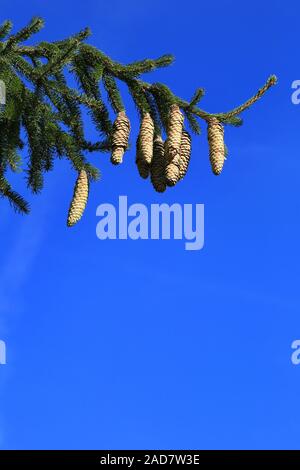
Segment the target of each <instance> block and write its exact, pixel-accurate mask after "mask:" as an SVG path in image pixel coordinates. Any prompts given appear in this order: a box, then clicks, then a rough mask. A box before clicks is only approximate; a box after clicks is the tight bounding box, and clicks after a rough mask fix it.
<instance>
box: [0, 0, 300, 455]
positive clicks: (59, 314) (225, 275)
mask: <svg viewBox="0 0 300 470" xmlns="http://www.w3.org/2000/svg"><path fill="white" fill-rule="evenodd" d="M297 11H298V2H296V1H290V2H282V1H273V2H272V4H271V2H266V1H262V0H261V1H259V2H258V1H256V0H254V1H252V2H238V1H215V2H213V3H209V2H202V1H201V2H199V1H196V0H195V1H194V0H187V1H186V2H184V4H177V5H176V4H174V3H172V4H171V2H166V1H159V0H152V1H151V2H150V3H149V2H143V1H139V2H137V1H132V0H128V1H127V2H121V1H116V0H112V1H110V2H104V1H95V0H85V1H84V2H78V3H77V4H75V3H74V2H71V1H69V0H67V1H64V2H58V1H57V0H52V1H51V2H40V1H37V0H27V1H26V2H24V1H19V0H14V1H11V0H10V1H8V0H2V1H1V18H2V19H3V20H4V19H6V18H10V19H12V20H13V21H14V23H15V27H16V28H20V27H22V26H23V25H24V24H25V23H26V22H27V21H28V20H29V19H30V18H31V17H32V16H34V15H39V16H43V17H44V18H45V20H46V27H45V29H44V30H43V31H42V32H41V33H40V34H39V35H38V36H36V38H35V40H49V41H50V40H56V39H59V38H64V37H66V36H68V35H70V34H72V33H74V32H76V31H77V30H80V29H82V28H83V27H85V26H90V27H91V29H92V31H93V35H92V37H91V38H90V39H89V41H90V42H91V43H92V44H94V45H95V46H97V47H99V48H101V49H102V50H103V51H104V52H106V53H107V54H109V55H111V56H112V57H113V58H115V59H116V60H120V61H122V62H124V63H126V62H129V61H132V60H136V59H139V58H144V57H157V56H159V55H161V54H163V53H167V52H171V53H173V54H174V55H175V56H176V62H175V64H174V65H173V66H172V67H170V68H168V69H165V70H160V71H158V72H156V73H154V74H153V75H152V76H151V77H150V76H149V77H148V79H149V80H153V81H163V82H165V83H166V84H168V85H169V86H170V87H171V88H172V89H173V91H174V92H175V93H176V94H178V95H180V96H182V97H184V98H186V99H188V98H190V97H191V95H192V94H193V91H194V90H195V88H196V87H198V86H201V87H204V88H205V89H206V96H205V97H204V99H203V101H202V107H203V108H205V109H207V110H208V111H210V112H218V111H226V110H229V109H231V108H232V107H234V106H236V105H237V104H239V103H241V102H242V101H243V100H245V99H246V98H248V97H249V96H250V95H251V94H252V93H253V92H254V91H256V89H257V88H258V87H259V86H261V85H262V84H263V83H264V81H265V79H266V78H267V77H268V76H269V75H270V74H273V73H275V74H276V75H277V76H278V78H279V83H278V85H277V86H276V87H275V88H274V89H272V90H271V91H270V92H269V93H268V94H267V95H266V96H265V97H264V99H263V100H262V101H261V102H259V103H257V104H256V105H255V106H254V107H253V108H252V109H251V110H249V111H247V112H246V113H245V114H244V115H243V117H244V120H245V124H244V126H243V127H241V128H239V129H235V128H231V127H228V128H226V129H225V135H226V143H227V146H228V147H229V151H230V156H229V158H228V160H227V162H226V165H225V168H224V172H223V174H222V175H221V176H220V177H218V178H217V177H215V176H214V175H212V173H211V170H210V166H209V161H208V156H207V154H208V149H207V142H206V136H205V129H203V131H204V132H203V135H202V136H200V137H195V138H194V139H193V154H192V160H191V165H190V169H189V173H188V175H187V177H186V178H185V180H184V181H183V182H181V183H180V184H179V185H178V187H176V188H173V189H171V190H169V191H167V192H166V193H165V194H164V195H163V196H161V195H159V194H156V193H154V191H153V190H152V188H151V186H150V185H149V184H148V183H147V182H144V181H142V180H141V179H140V178H139V177H138V175H137V171H136V168H135V165H134V150H131V151H130V152H129V153H128V154H127V155H126V158H125V163H124V165H123V166H122V167H120V168H115V167H112V166H111V165H110V163H109V161H108V157H107V155H105V154H100V155H95V156H93V157H92V161H93V162H94V163H96V164H97V165H98V166H99V167H100V169H101V172H102V180H101V182H100V183H98V184H97V185H93V186H92V190H91V195H90V200H89V205H88V208H87V211H86V214H85V217H84V219H83V220H82V222H81V223H80V224H78V225H77V226H76V227H74V228H73V229H72V230H70V229H67V228H66V226H65V218H66V213H67V210H68V205H69V199H70V195H71V194H72V188H73V184H74V178H75V175H74V173H73V172H72V171H70V169H69V166H68V164H67V163H65V162H62V161H58V162H57V163H56V165H55V171H54V172H53V173H51V174H49V175H47V178H46V186H45V190H44V192H43V193H42V195H40V196H38V197H30V196H29V198H30V201H31V205H32V213H31V215H30V216H29V217H21V216H17V215H15V214H14V213H13V212H12V211H11V210H10V208H9V207H8V205H7V203H6V201H3V200H2V201H0V211H1V222H0V236H1V239H2V250H1V253H0V339H2V340H5V342H6V344H7V364H6V365H5V366H0V446H1V447H2V448H4V449H63V448H68V449H91V448H95V449H105V448H106V449H117V448H122V449H140V448H148V449H155V448H156V449H184V448H192V449H198V448H199V449H218V448H219V449H232V448H236V449H240V448H244V449H246V448H255V449H260V448H269V449H278V448H282V449H284V448H296V449H299V436H298V429H299V419H300V412H299V406H298V402H299V393H300V366H298V367H297V366H294V365H292V363H291V360H290V356H291V353H292V350H291V343H292V341H293V340H295V339H299V338H300V319H299V318H300V316H299V313H300V301H299V294H298V291H299V274H300V273H299V264H298V260H299V230H300V224H299V220H298V214H299V205H300V204H299V171H300V160H299V144H300V132H299V129H300V106H295V105H293V104H292V103H291V93H292V90H291V83H292V81H294V80H296V79H299V78H300V65H299V60H298V58H297V44H298V39H299V18H298V15H297ZM125 102H126V105H127V106H128V114H129V116H130V119H131V121H132V127H133V135H136V130H137V126H138V120H137V116H136V114H135V110H134V107H133V105H132V103H131V102H130V99H129V98H128V96H126V98H125ZM91 132H92V131H91ZM94 137H95V134H94ZM134 139H135V137H133V142H134ZM20 178H21V177H20ZM19 181H21V180H19ZM18 185H19V188H20V190H24V191H25V185H24V183H22V182H19V183H18ZM119 195H127V196H128V201H129V203H134V202H140V203H143V204H146V205H150V204H151V203H158V202H162V201H163V202H167V203H173V202H178V203H182V204H184V203H193V204H196V203H204V204H205V246H204V248H203V250H201V251H194V252H192V251H190V252H188V251H185V250H184V246H183V242H182V241H172V240H171V241H166V240H156V241H151V240H144V241H132V240H127V241H126V240H125V241H124V240H119V241H118V240H110V241H100V240H98V239H97V237H96V233H95V229H96V224H97V218H96V208H97V206H98V205H99V204H101V203H104V202H108V203H113V204H116V203H117V200H118V196H119Z"/></svg>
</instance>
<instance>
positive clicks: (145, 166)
mask: <svg viewBox="0 0 300 470" xmlns="http://www.w3.org/2000/svg"><path fill="white" fill-rule="evenodd" d="M135 163H136V166H137V169H138V172H139V174H140V176H141V178H143V179H147V178H148V176H149V173H150V165H149V163H147V162H146V160H145V159H143V158H142V156H141V150H140V136H139V137H138V138H137V141H136V157H135Z"/></svg>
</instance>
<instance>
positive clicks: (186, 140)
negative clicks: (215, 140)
mask: <svg viewBox="0 0 300 470" xmlns="http://www.w3.org/2000/svg"><path fill="white" fill-rule="evenodd" d="M191 149H192V146H191V136H190V134H189V133H188V132H187V131H186V130H184V131H183V132H182V137H181V144H180V166H179V173H180V179H181V180H182V178H184V177H185V175H186V172H187V170H188V166H189V163H190V159H191Z"/></svg>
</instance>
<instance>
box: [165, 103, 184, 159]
mask: <svg viewBox="0 0 300 470" xmlns="http://www.w3.org/2000/svg"><path fill="white" fill-rule="evenodd" d="M183 121H184V117H183V114H182V113H181V111H180V108H179V106H178V105H177V104H173V105H172V106H171V108H170V114H169V121H168V129H167V135H168V138H167V141H166V142H167V145H166V150H167V154H166V158H167V160H168V161H172V160H173V158H174V157H175V156H176V155H178V154H179V153H180V142H181V135H182V131H183Z"/></svg>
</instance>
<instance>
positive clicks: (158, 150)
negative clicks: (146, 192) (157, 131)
mask: <svg viewBox="0 0 300 470" xmlns="http://www.w3.org/2000/svg"><path fill="white" fill-rule="evenodd" d="M165 167H166V161H165V151H164V143H163V140H162V138H161V136H160V135H157V136H156V137H155V139H154V143H153V158H152V162H151V183H152V185H153V187H154V189H155V191H157V192H158V193H163V192H164V191H165V190H166V180H165Z"/></svg>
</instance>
